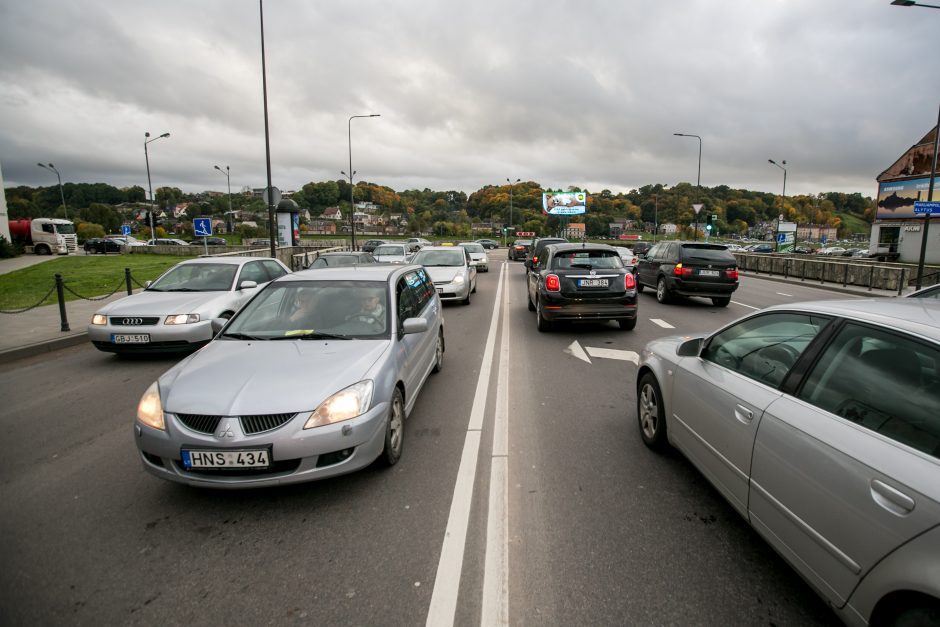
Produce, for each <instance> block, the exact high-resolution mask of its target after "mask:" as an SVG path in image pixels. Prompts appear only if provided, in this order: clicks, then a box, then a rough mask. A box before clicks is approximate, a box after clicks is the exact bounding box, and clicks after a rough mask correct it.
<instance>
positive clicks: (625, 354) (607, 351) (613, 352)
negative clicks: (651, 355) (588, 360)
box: [586, 346, 640, 365]
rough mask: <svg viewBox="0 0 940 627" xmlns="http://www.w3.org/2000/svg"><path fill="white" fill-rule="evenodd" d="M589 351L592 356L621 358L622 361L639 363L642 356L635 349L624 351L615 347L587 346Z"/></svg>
mask: <svg viewBox="0 0 940 627" xmlns="http://www.w3.org/2000/svg"><path fill="white" fill-rule="evenodd" d="M586 349H587V353H588V355H590V356H591V357H600V358H601V359H619V360H621V361H632V362H633V363H634V364H637V365H639V363H640V356H639V355H637V354H636V353H635V352H633V351H622V350H617V349H615V348H594V347H593V346H587V347H586Z"/></svg>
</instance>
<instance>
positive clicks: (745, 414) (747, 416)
mask: <svg viewBox="0 0 940 627" xmlns="http://www.w3.org/2000/svg"><path fill="white" fill-rule="evenodd" d="M734 417H735V418H737V420H738V422H740V423H742V424H746V425H747V424H751V420H753V419H754V412H752V411H751V410H750V409H748V408H747V407H745V406H744V405H735V406H734Z"/></svg>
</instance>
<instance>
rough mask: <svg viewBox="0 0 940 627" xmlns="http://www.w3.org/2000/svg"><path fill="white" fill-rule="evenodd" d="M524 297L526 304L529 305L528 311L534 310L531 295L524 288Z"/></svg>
mask: <svg viewBox="0 0 940 627" xmlns="http://www.w3.org/2000/svg"><path fill="white" fill-rule="evenodd" d="M525 299H526V304H527V305H528V307H529V311H535V305H533V304H532V297H531V296H529V290H526V292H525Z"/></svg>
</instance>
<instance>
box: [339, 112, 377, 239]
mask: <svg viewBox="0 0 940 627" xmlns="http://www.w3.org/2000/svg"><path fill="white" fill-rule="evenodd" d="M380 116H381V114H379V113H370V114H369V115H352V116H350V117H349V122H348V123H347V132H348V135H349V174H346V173H345V172H340V174H345V175H346V176H348V177H349V220H350V222H351V223H352V249H353V250H356V201H355V200H354V199H353V175H354V174H355V172H354V171H353V169H352V121H353V120H355V119H356V118H377V117H380Z"/></svg>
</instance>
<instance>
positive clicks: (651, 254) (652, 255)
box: [646, 244, 663, 261]
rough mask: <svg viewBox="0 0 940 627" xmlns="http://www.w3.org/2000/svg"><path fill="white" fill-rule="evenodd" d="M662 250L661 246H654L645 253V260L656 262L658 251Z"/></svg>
mask: <svg viewBox="0 0 940 627" xmlns="http://www.w3.org/2000/svg"><path fill="white" fill-rule="evenodd" d="M662 249H663V245H662V244H656V245H654V246H653V247H652V248H650V249H649V250H648V251H647V252H646V258H647V259H648V260H649V261H656V260H657V259H659V251H661V250H662Z"/></svg>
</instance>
